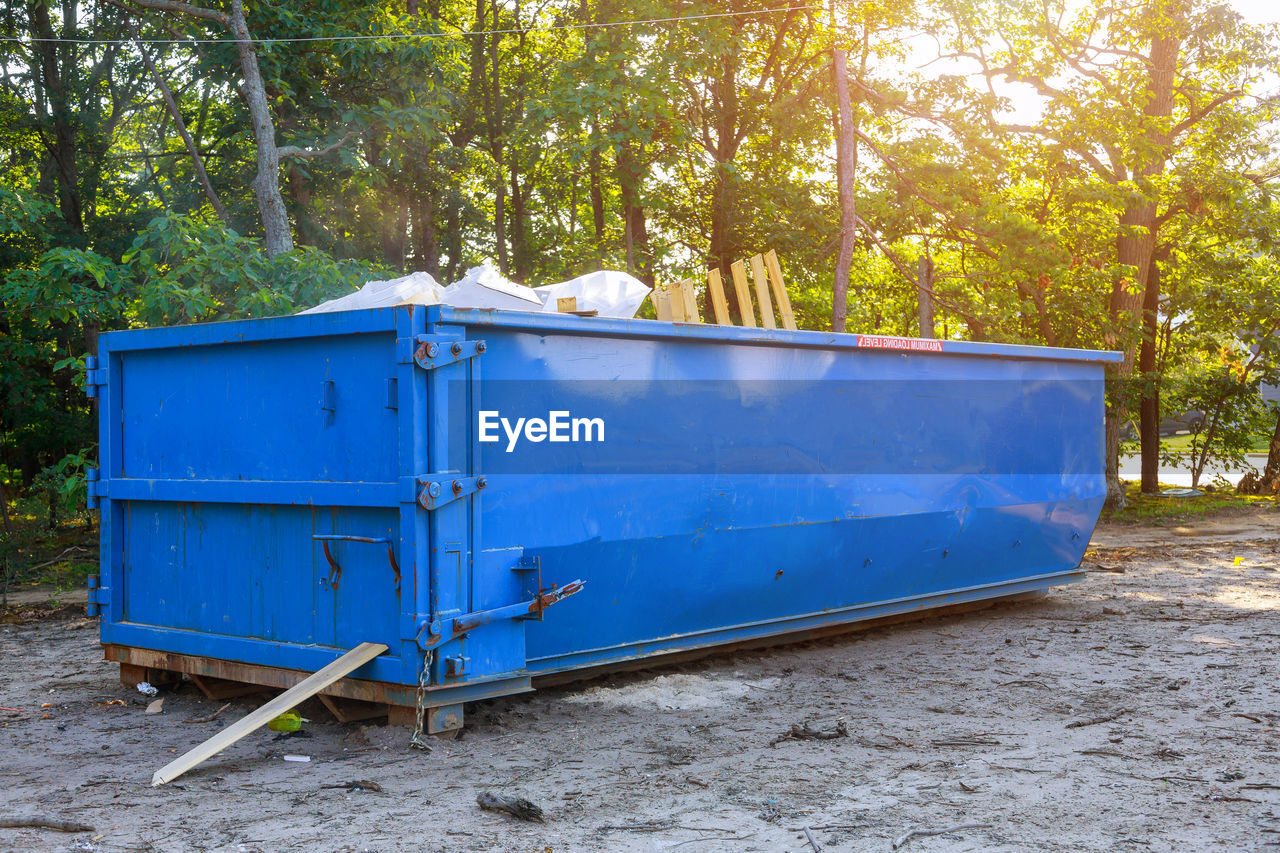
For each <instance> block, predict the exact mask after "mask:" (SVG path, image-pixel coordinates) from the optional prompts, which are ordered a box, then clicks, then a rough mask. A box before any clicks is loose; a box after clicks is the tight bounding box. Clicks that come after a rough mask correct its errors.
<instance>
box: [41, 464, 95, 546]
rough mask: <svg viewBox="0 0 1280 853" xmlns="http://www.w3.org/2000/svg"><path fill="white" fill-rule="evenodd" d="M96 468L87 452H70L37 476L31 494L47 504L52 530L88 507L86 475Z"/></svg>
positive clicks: (48, 518) (49, 524)
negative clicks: (86, 503)
mask: <svg viewBox="0 0 1280 853" xmlns="http://www.w3.org/2000/svg"><path fill="white" fill-rule="evenodd" d="M95 465H96V463H95V462H92V461H89V460H88V459H86V457H85V454H83V453H68V454H67V455H66V456H64V457H62V458H61V459H59V460H58V461H57V462H55V463H54V464H53V465H50V466H48V467H46V468H45V469H44V470H42V471H41V472H40V473H39V474H37V475H36V478H35V481H34V482H33V483H32V488H31V491H32V492H34V493H35V494H37V495H41V496H42V497H43V499H44V501H45V505H46V507H47V508H48V514H47V521H48V526H49V529H50V530H52V529H54V528H56V527H57V526H58V522H59V521H60V519H62V518H65V517H67V516H71V515H75V514H76V513H78V512H79V510H80V508H81V507H83V506H84V505H85V501H86V499H87V497H88V491H87V482H88V481H87V479H86V475H85V472H86V470H87V469H89V468H93V467H95Z"/></svg>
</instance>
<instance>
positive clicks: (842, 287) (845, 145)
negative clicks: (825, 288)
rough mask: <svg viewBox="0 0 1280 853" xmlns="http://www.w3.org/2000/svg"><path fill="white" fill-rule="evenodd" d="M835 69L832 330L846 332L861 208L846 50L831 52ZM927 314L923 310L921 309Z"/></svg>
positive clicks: (833, 68)
mask: <svg viewBox="0 0 1280 853" xmlns="http://www.w3.org/2000/svg"><path fill="white" fill-rule="evenodd" d="M831 67H832V71H833V73H834V75H835V83H836V100H837V101H838V102H839V110H840V126H839V128H837V131H838V135H837V137H836V142H837V148H836V157H837V159H838V160H839V163H838V164H837V167H838V170H839V176H840V185H839V191H840V254H839V255H838V256H837V257H836V275H835V280H834V282H832V286H831V330H832V331H833V332H843V331H845V330H846V327H847V325H848V322H847V316H848V312H849V269H850V267H851V266H852V265H853V249H854V245H855V243H856V242H857V234H856V233H855V229H856V228H857V219H858V214H857V209H856V207H855V206H854V195H853V182H854V168H855V165H854V158H855V157H856V156H857V144H858V143H857V142H856V141H855V139H854V136H853V102H852V99H851V98H850V97H849V65H848V58H847V56H846V54H845V52H844V51H843V50H833V51H831ZM921 311H922V312H923V308H922V309H921Z"/></svg>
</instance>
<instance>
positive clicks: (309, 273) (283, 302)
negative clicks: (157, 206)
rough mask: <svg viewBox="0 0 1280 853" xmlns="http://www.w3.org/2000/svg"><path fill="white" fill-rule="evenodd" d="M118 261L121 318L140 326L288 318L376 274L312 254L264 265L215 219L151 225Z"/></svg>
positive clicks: (296, 253) (248, 244) (257, 248)
mask: <svg viewBox="0 0 1280 853" xmlns="http://www.w3.org/2000/svg"><path fill="white" fill-rule="evenodd" d="M121 260H122V264H121V268H122V269H123V271H124V274H125V275H126V276H127V277H128V281H129V291H128V298H127V304H128V313H129V314H130V316H131V317H133V318H136V321H137V322H140V323H141V324H143V325H147V326H160V325H173V324H177V323H192V322H199V321H205V320H228V319H234V318H239V317H270V316H275V315H279V314H288V313H291V312H293V311H297V310H299V309H300V308H306V307H310V306H311V305H315V304H317V303H319V302H323V301H324V300H326V299H330V298H332V297H334V296H338V295H341V294H343V293H348V292H350V291H352V290H354V289H357V288H358V287H359V286H360V285H361V284H363V283H364V282H366V281H369V280H371V279H373V278H376V277H378V275H379V274H380V273H381V272H384V270H382V269H381V268H379V267H378V266H377V265H374V264H370V263H366V262H359V261H337V260H334V259H333V258H332V257H330V256H328V255H327V254H326V253H324V252H322V251H320V250H319V249H316V248H314V247H302V248H298V249H295V250H293V251H292V252H288V253H286V254H282V255H277V256H276V257H274V258H269V257H267V254H266V252H265V251H264V250H263V248H262V246H261V244H259V243H258V242H257V241H256V240H252V239H249V238H246V237H242V236H240V235H239V234H237V233H236V232H235V231H233V230H231V229H229V228H227V227H225V226H223V225H222V224H221V223H219V222H217V221H216V220H213V221H209V220H207V219H205V220H202V219H199V218H196V217H191V216H185V215H181V214H172V213H171V214H166V215H163V216H159V217H157V218H155V219H153V220H152V221H151V222H150V224H148V226H147V227H146V229H145V230H143V231H142V233H141V234H139V235H138V237H137V238H136V239H135V240H134V241H133V245H132V246H131V247H130V248H129V250H128V251H127V252H125V254H124V257H123V258H122V259H121Z"/></svg>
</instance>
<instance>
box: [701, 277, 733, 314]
mask: <svg viewBox="0 0 1280 853" xmlns="http://www.w3.org/2000/svg"><path fill="white" fill-rule="evenodd" d="M707 293H709V294H711V310H712V311H713V312H714V313H715V317H716V323H717V324H718V325H721V326H728V325H731V324H730V323H729V303H728V302H726V301H725V299H724V283H723V282H722V281H721V280H720V270H719V269H711V270H707Z"/></svg>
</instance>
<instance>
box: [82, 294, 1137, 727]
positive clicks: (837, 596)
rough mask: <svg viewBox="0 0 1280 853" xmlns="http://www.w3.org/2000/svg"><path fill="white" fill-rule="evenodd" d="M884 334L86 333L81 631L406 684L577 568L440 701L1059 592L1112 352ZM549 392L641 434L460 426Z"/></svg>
mask: <svg viewBox="0 0 1280 853" xmlns="http://www.w3.org/2000/svg"><path fill="white" fill-rule="evenodd" d="M477 341H483V342H484V346H483V347H481V346H480V345H478V344H477ZM429 342H436V343H438V344H439V346H435V347H434V349H433V352H437V353H438V357H437V356H436V355H432V356H426V355H425V353H426V347H427V345H428V343H429ZM460 342H466V343H467V344H468V346H466V347H464V346H461V345H457V344H459V343H460ZM887 343H888V346H890V347H898V346H901V347H904V349H886V348H884V346H885V344H886V341H885V339H879V338H868V339H865V342H864V338H863V337H862V336H854V335H828V334H820V333H814V332H786V331H774V330H768V331H766V330H747V329H739V328H724V327H706V326H682V325H672V324H664V323H655V322H650V321H614V320H605V319H600V318H576V317H569V316H563V315H535V314H521V313H515V312H484V311H455V310H452V309H449V308H446V307H432V308H429V309H423V308H421V307H414V308H400V309H380V310H375V311H362V312H349V313H344V314H329V315H308V316H302V317H287V318H277V319H271V320H260V321H246V322H236V323H226V324H211V325H206V326H192V327H183V328H171V329H155V330H142V331H135V332H125V333H111V334H108V335H105V336H104V337H103V339H102V347H103V355H102V362H101V365H100V366H99V365H95V366H94V368H93V370H92V372H91V376H90V381H91V389H92V390H93V391H94V392H95V393H97V394H98V395H99V396H100V404H99V411H100V415H101V448H102V465H103V472H102V477H101V480H100V481H99V482H97V483H95V484H94V488H93V490H92V493H93V494H94V496H95V499H99V500H101V502H102V510H103V515H102V531H103V534H102V535H103V545H104V547H103V557H102V572H101V588H100V589H98V590H96V591H95V592H94V594H93V599H92V600H93V601H94V602H95V603H96V604H98V605H99V606H101V608H102V612H103V623H102V638H103V641H104V642H106V643H113V644H120V645H121V646H131V647H135V648H143V649H155V650H160V651H165V652H173V653H178V654H184V655H195V656H201V657H205V658H210V659H220V660H230V661H241V662H246V663H250V664H257V665H263V666H270V667H280V668H288V669H299V670H315V669H319V668H320V667H322V666H323V665H325V664H327V663H329V662H330V661H332V660H333V659H335V658H336V657H337V656H338V655H339V654H340V653H341V650H342V649H343V648H345V647H349V646H351V645H354V644H355V643H356V642H359V641H366V640H367V641H375V642H385V643H387V644H388V645H389V646H391V648H392V651H391V652H390V653H389V654H387V655H384V656H382V657H380V658H378V659H377V660H375V661H373V662H372V663H370V664H368V665H367V666H366V667H363V668H362V669H361V670H360V671H358V672H357V673H356V677H358V678H362V679H370V680H374V681H382V682H390V683H394V684H400V685H411V684H414V683H416V681H417V678H418V674H419V670H420V667H421V666H422V662H423V660H424V655H423V654H422V651H421V649H420V646H419V643H420V642H421V641H422V636H423V631H424V629H425V626H428V625H429V624H434V623H437V622H439V621H440V620H441V619H444V620H448V619H452V618H454V617H459V616H466V615H468V614H474V613H476V612H492V611H494V610H495V609H502V608H509V607H510V606H512V605H513V604H517V603H519V602H520V601H521V600H522V599H524V598H526V597H527V596H528V595H529V594H530V593H529V590H530V585H531V582H534V581H536V578H537V575H535V574H534V571H535V570H534V569H533V568H532V567H534V566H536V567H538V568H539V569H540V577H541V579H542V581H543V582H544V584H545V583H551V582H556V583H561V584H563V583H565V582H567V581H569V580H573V579H575V578H582V579H584V580H586V581H587V586H586V589H585V590H584V591H583V592H582V593H580V594H578V595H577V596H575V597H573V598H569V599H567V600H565V601H563V602H560V603H558V604H556V605H555V607H554V608H553V609H551V610H549V611H548V612H547V614H546V616H545V618H543V619H542V620H541V621H529V620H525V619H513V618H511V617H510V615H506V616H504V617H503V618H501V619H492V620H490V621H489V622H487V623H486V624H483V625H482V626H480V627H477V628H475V629H473V630H470V631H467V632H465V633H464V634H463V635H462V636H461V637H459V638H456V639H449V640H448V641H447V642H443V643H442V644H440V645H439V646H438V647H436V648H434V649H433V653H432V655H431V656H430V657H428V658H426V660H427V661H428V663H429V665H430V670H429V673H428V675H429V681H430V686H429V694H430V695H429V697H428V700H427V704H429V705H433V706H442V705H445V704H447V703H450V702H460V701H466V700H468V699H472V698H479V697H481V696H485V695H496V694H501V693H504V692H514V691H517V690H520V689H524V688H525V687H527V684H528V679H529V677H530V676H531V675H533V674H539V673H547V672H554V671H560V670H565V669H572V668H576V667H586V666H594V665H598V664H607V663H609V662H617V661H624V660H630V659H634V658H636V657H639V656H644V655H648V654H658V653H663V652H669V651H677V650H682V649H688V648H693V647H700V646H709V645H715V644H718V643H729V642H735V641H738V640H749V639H755V638H759V637H762V636H770V635H777V634H783V633H789V632H793V631H796V630H802V629H808V628H816V627H821V626H826V625H832V624H838V623H842V622H848V621H852V620H855V619H862V618H872V617H876V616H881V615H887V614H890V613H896V612H902V611H905V610H910V609H915V608H920V607H928V606H936V605H942V604H948V603H958V602H962V601H968V600H974V599H979V598H990V597H995V596H999V595H1006V594H1013V593H1018V592H1023V591H1027V590H1030V589H1040V588H1043V587H1045V586H1048V585H1050V584H1053V583H1061V582H1064V581H1067V580H1070V579H1072V578H1073V577H1074V574H1073V570H1074V569H1075V568H1076V566H1077V564H1078V562H1079V559H1080V557H1081V555H1082V553H1083V550H1084V548H1085V545H1086V543H1087V541H1088V539H1089V535H1090V533H1091V531H1092V528H1093V525H1094V523H1095V522H1096V519H1097V515H1098V511H1099V509H1100V506H1101V503H1102V499H1103V494H1104V481H1103V472H1102V401H1103V397H1102V366H1103V363H1104V362H1106V361H1108V360H1113V358H1114V355H1113V354H1105V353H1083V352H1074V351H1068V350H1047V349H1043V348H1030V347H1010V346H998V345H975V344H963V343H953V342H946V343H945V344H936V343H935V342H909V341H907V342H902V341H894V340H889V341H888V342H887ZM935 345H936V346H938V347H943V349H942V351H929V350H922V349H920V347H922V346H928V347H934V346H935ZM415 361H416V363H415ZM566 395H567V397H566ZM565 399H569V400H570V404H571V405H574V406H583V407H586V409H588V410H592V411H588V412H586V413H588V414H595V413H598V414H601V415H603V416H605V419H606V420H607V421H608V422H609V424H610V427H609V429H610V430H614V429H615V428H617V427H618V426H619V425H622V426H625V425H626V424H627V423H631V425H632V427H633V430H632V435H631V438H633V439H635V438H636V436H637V434H636V433H635V430H642V431H643V430H649V432H643V433H642V434H640V437H639V439H638V440H637V441H636V442H635V443H634V447H633V446H632V445H627V446H626V448H624V450H626V452H624V453H622V454H621V455H618V454H617V453H616V451H617V449H618V448H617V446H616V443H615V444H610V442H609V441H606V442H603V443H602V446H600V447H592V448H581V447H568V448H565V447H559V448H550V446H549V445H547V446H544V447H543V449H544V450H548V451H554V452H553V453H552V455H551V456H546V455H545V454H544V455H543V456H542V457H538V459H535V462H536V463H537V464H533V463H530V464H529V465H527V466H526V467H525V468H521V467H520V466H519V465H517V464H513V463H512V461H511V460H512V459H514V458H517V457H520V454H513V455H512V456H511V457H510V458H509V457H507V456H505V455H495V454H494V451H495V448H494V447H492V446H490V445H484V446H482V445H481V443H480V442H479V441H478V437H477V416H478V413H479V412H480V411H481V410H482V409H483V408H485V407H488V406H492V405H508V404H509V405H518V406H525V407H533V409H539V407H540V411H537V412H535V411H533V410H531V411H528V412H525V413H524V414H535V413H542V412H545V411H546V410H547V408H548V407H552V406H557V405H560V404H561V403H562V402H563V401H564V400H565ZM517 414H518V413H517ZM614 434H615V433H614V432H610V435H611V436H612V435H614ZM707 436H715V437H716V438H715V441H714V442H712V443H711V444H708V443H706V438H707ZM717 442H718V443H717ZM632 449H633V450H634V452H632ZM602 451H603V452H605V453H614V454H615V455H614V456H611V457H607V458H606V459H605V461H604V462H602V461H601V457H598V456H593V455H592V454H593V453H597V454H598V453H599V452H602ZM498 452H499V453H501V452H502V451H501V450H500V449H499V450H498ZM557 453H558V454H559V455H558V456H557V455H555V454H557ZM779 459H781V460H783V462H782V463H777V464H775V462H776V460H779ZM548 460H550V462H553V463H555V464H554V465H553V466H552V467H549V468H548V467H546V465H547V463H548ZM539 465H541V466H542V467H539ZM593 466H594V467H593ZM451 482H452V483H455V484H457V485H455V491H454V493H453V494H449V493H448V489H447V486H448V484H449V483H451ZM432 483H438V484H444V485H445V486H446V493H445V494H444V495H443V497H440V498H437V499H430V498H428V497H426V495H425V492H426V489H427V488H428V487H429V486H430V484H432ZM477 484H479V485H477ZM326 536H328V537H333V536H345V537H353V536H354V537H360V538H361V539H362V540H367V539H375V540H386V542H385V544H375V543H369V542H365V541H356V540H353V539H351V538H347V539H342V540H331V541H329V543H328V544H329V545H330V548H331V549H332V551H333V552H334V553H332V554H330V555H329V557H326V555H325V553H324V547H323V546H324V544H325V543H324V542H323V541H322V540H321V539H317V538H316V537H326ZM388 546H389V547H388ZM335 557H336V559H334V558H335ZM333 563H340V564H341V566H342V569H341V574H340V575H337V576H336V577H337V580H338V584H337V585H336V586H335V584H334V580H335V576H334V574H333V569H332V565H333ZM393 566H394V567H395V570H397V571H398V572H399V575H398V579H399V585H398V587H393V578H392V572H393ZM533 585H534V586H536V582H534V583H533ZM424 645H429V644H424Z"/></svg>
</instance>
